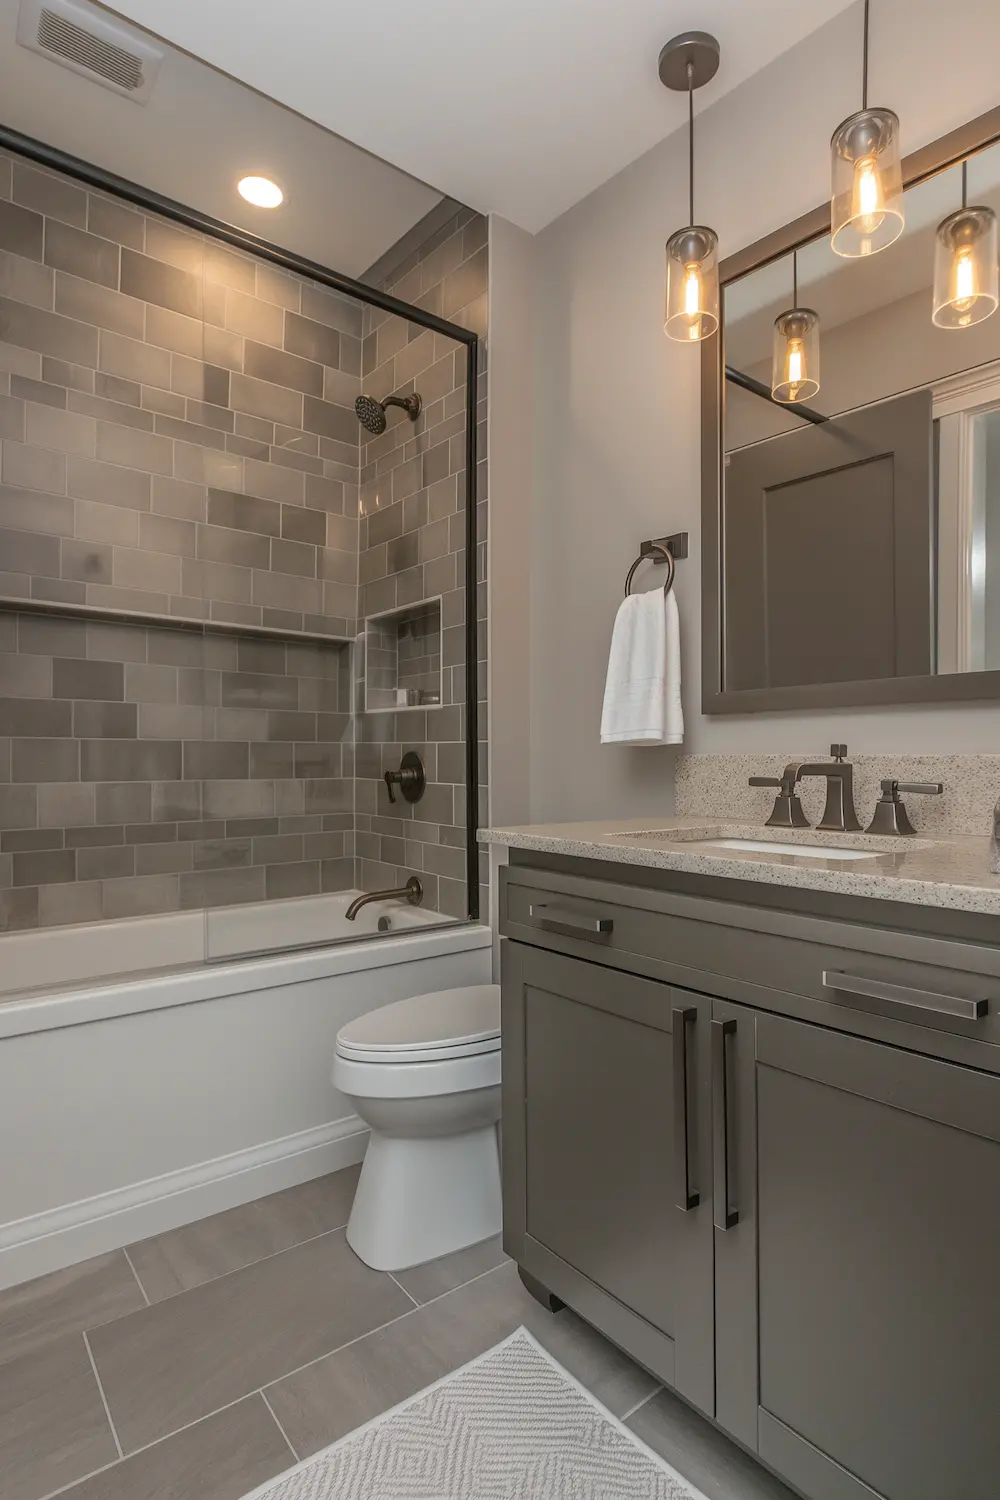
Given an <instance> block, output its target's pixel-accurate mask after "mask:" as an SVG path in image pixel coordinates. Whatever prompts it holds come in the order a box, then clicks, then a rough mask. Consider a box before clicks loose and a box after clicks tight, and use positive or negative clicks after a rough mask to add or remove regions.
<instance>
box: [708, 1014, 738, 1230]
mask: <svg viewBox="0 0 1000 1500" xmlns="http://www.w3.org/2000/svg"><path fill="white" fill-rule="evenodd" d="M735 1034H736V1022H735V1021H713V1022H712V1108H713V1111H714V1114H715V1119H714V1122H713V1127H712V1141H713V1153H714V1166H715V1171H714V1173H713V1183H712V1194H713V1199H714V1202H713V1208H714V1219H715V1227H716V1229H732V1227H733V1225H734V1224H738V1223H739V1222H740V1213H739V1209H737V1208H734V1207H733V1205H732V1203H731V1202H730V1198H729V1067H728V1060H727V1053H728V1051H729V1048H728V1047H727V1045H726V1038H727V1037H730V1036H735Z"/></svg>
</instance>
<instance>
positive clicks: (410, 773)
mask: <svg viewBox="0 0 1000 1500" xmlns="http://www.w3.org/2000/svg"><path fill="white" fill-rule="evenodd" d="M384 780H385V786H386V791H387V792H388V793H389V801H390V802H395V800H396V793H395V791H394V790H393V788H394V787H397V786H398V787H399V790H400V791H401V792H402V794H403V796H404V797H405V798H406V801H407V802H419V801H420V799H421V797H422V796H423V795H424V788H425V787H426V785H427V775H426V773H425V771H424V763H423V761H422V760H421V759H420V756H419V755H418V754H417V752H416V751H415V750H407V752H406V754H405V755H404V756H403V759H402V760H401V761H400V763H399V770H398V771H386V772H385V775H384Z"/></svg>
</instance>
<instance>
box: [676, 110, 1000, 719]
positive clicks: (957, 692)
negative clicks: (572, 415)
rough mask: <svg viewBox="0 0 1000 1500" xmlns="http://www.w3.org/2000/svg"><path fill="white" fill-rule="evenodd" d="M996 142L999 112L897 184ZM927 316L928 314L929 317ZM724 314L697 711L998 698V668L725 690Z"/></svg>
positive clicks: (816, 221) (796, 244) (711, 345)
mask: <svg viewBox="0 0 1000 1500" xmlns="http://www.w3.org/2000/svg"><path fill="white" fill-rule="evenodd" d="M998 141H1000V107H998V108H996V109H991V110H989V111H987V113H986V114H983V115H979V116H978V117H977V118H976V119H974V120H970V121H969V122H968V124H966V125H962V126H960V127H959V128H958V129H957V130H953V131H951V132H949V134H948V135H944V136H942V137H941V138H940V139H939V140H937V141H933V142H932V143H931V144H930V145H928V146H923V147H921V149H920V150H919V151H914V152H913V153H912V154H911V155H910V156H907V157H906V158H905V160H904V162H903V187H904V189H907V188H911V187H915V186H916V185H917V184H918V183H921V182H925V181H926V180H927V179H928V178H930V177H934V176H936V174H937V173H938V172H944V171H947V170H948V168H949V167H954V166H957V165H958V164H959V163H960V162H961V161H962V160H963V159H964V158H965V157H967V156H970V155H973V154H975V153H976V152H977V151H982V150H984V149H985V148H986V147H988V146H993V145H995V144H996V143H997V142H998ZM829 228H830V205H829V202H825V203H823V204H822V205H821V206H820V207H818V208H815V209H813V210H812V211H811V212H809V213H807V214H803V215H802V217H801V218H798V219H793V220H792V222H791V223H790V224H786V225H784V227H783V228H781V229H776V230H775V231H774V232H773V233H771V234H768V235H765V236H764V238H763V239H760V240H757V241H756V243H754V244H752V245H748V246H747V247H746V249H744V250H738V251H736V253H735V254H733V255H729V256H727V257H726V259H725V260H724V261H722V263H721V265H720V267H719V275H720V281H721V285H722V288H723V290H725V287H726V286H727V285H728V284H730V283H731V282H734V281H738V280H740V279H741V277H743V276H747V275H749V273H750V272H751V271H756V270H759V269H760V268H761V267H762V266H766V265H769V264H770V263H771V262H772V261H774V260H778V259H779V258H780V257H781V256H784V255H788V254H790V253H791V251H793V250H798V249H801V248H802V247H803V246H804V245H807V244H809V243H810V241H812V240H815V239H817V238H818V237H820V236H821V235H823V234H824V233H828V232H829ZM929 316H930V313H929V312H928V317H929ZM724 370H725V313H724V311H723V318H722V322H721V323H720V326H719V331H718V333H715V334H713V335H712V337H711V338H708V339H706V340H705V341H704V343H703V344H702V346H701V544H702V563H701V625H702V648H701V655H702V661H701V707H702V713H704V714H739V713H760V712H762V711H770V712H782V711H784V712H789V711H794V710H796V709H802V710H807V709H815V708H858V707H864V706H870V707H878V706H880V705H882V704H890V703H948V702H962V701H974V700H976V699H983V698H1000V670H991V671H984V672H951V673H944V674H942V675H941V676H935V677H880V678H871V679H868V680H866V681H863V682H819V683H806V684H802V685H801V686H796V687H776V688H770V687H766V688H744V689H740V690H738V691H727V690H726V689H725V688H724V686H723V676H722V668H723V663H722V641H723V632H722V605H723V599H722V581H721V580H722V550H721V541H722V513H721V502H722V482H721V476H722V474H723V462H724V453H723V442H724V431H725V426H724V418H725V399H726V395H725V378H724Z"/></svg>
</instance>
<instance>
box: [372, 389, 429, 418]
mask: <svg viewBox="0 0 1000 1500" xmlns="http://www.w3.org/2000/svg"><path fill="white" fill-rule="evenodd" d="M381 405H382V406H383V407H386V406H399V407H402V409H403V411H405V412H406V413H407V415H408V416H410V417H411V418H412V419H413V421H416V419H417V418H418V417H419V415H420V407H421V400H420V397H419V396H418V395H417V394H416V393H415V392H414V394H413V395H412V396H386V397H385V399H384V400H383V401H382V402H381Z"/></svg>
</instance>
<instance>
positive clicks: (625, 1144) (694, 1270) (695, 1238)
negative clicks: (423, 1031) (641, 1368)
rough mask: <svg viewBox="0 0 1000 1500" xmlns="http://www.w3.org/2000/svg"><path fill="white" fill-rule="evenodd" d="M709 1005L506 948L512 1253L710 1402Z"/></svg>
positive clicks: (671, 1378) (692, 1394) (506, 1130)
mask: <svg viewBox="0 0 1000 1500" xmlns="http://www.w3.org/2000/svg"><path fill="white" fill-rule="evenodd" d="M710 1005H711V1002H710V1001H708V1000H706V999H704V998H703V997H701V996H696V995H692V994H689V993H688V992H686V991H680V990H675V989H671V988H670V987H669V986H667V985H664V984H659V983H656V982H654V981H651V980H646V979H640V978H637V977H635V976H634V975H631V974H622V973H619V972H617V971H616V970H614V969H610V968H605V967H603V966H602V965H599V964H592V963H585V962H581V961H579V960H577V959H570V958H565V957H562V956H561V955H558V954H554V953H548V952H544V951H542V950H540V949H536V948H531V947H528V946H526V945H523V944H520V943H513V942H510V941H505V943H504V952H503V1006H504V1056H503V1065H504V1123H503V1144H504V1179H505V1238H506V1244H507V1248H508V1250H509V1252H510V1253H511V1254H512V1255H513V1256H514V1257H515V1258H516V1259H517V1260H518V1261H519V1262H520V1263H521V1264H522V1265H523V1266H524V1267H525V1268H526V1269H527V1270H529V1271H531V1273H532V1274H533V1275H535V1276H537V1277H538V1279H539V1280H540V1281H542V1282H543V1283H544V1284H545V1285H546V1286H547V1287H549V1289H550V1290H551V1291H553V1292H555V1293H556V1295H557V1296H560V1297H562V1298H563V1300H565V1301H567V1302H568V1303H570V1305H571V1306H573V1307H575V1308H576V1309H577V1310H578V1311H579V1312H581V1313H582V1314H583V1315H584V1316H585V1317H587V1318H588V1319H589V1320H590V1321H591V1322H593V1323H596V1324H597V1326H598V1327H601V1328H602V1329H603V1330H604V1332H606V1333H607V1334H609V1336H610V1337H612V1338H614V1339H616V1340H617V1341H618V1342H619V1343H621V1344H623V1345H625V1346H626V1347H628V1348H629V1350H630V1352H632V1353H633V1354H634V1355H635V1356H636V1357H637V1358H639V1359H641V1360H642V1361H643V1362H644V1363H645V1364H647V1365H648V1366H649V1367H650V1368H651V1369H653V1370H654V1371H655V1372H656V1373H657V1374H659V1375H660V1376H661V1377H662V1378H663V1379H664V1380H666V1381H668V1382H669V1383H671V1384H673V1385H675V1386H676V1388H677V1389H678V1390H680V1391H682V1392H683V1394H684V1395H686V1396H687V1397H688V1398H689V1399H690V1400H691V1401H693V1402H695V1403H696V1404H697V1405H699V1406H701V1407H702V1409H703V1410H706V1411H710V1410H711V1409H712V1402H713V1379H712V1230H711V1157H710V1139H709V1136H710V1120H709V1116H708V1102H709V1101H708V1081H709V1080H708V1020H709V1016H710Z"/></svg>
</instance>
